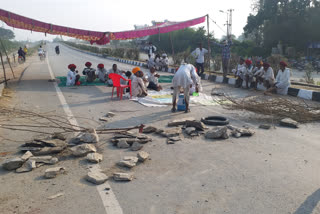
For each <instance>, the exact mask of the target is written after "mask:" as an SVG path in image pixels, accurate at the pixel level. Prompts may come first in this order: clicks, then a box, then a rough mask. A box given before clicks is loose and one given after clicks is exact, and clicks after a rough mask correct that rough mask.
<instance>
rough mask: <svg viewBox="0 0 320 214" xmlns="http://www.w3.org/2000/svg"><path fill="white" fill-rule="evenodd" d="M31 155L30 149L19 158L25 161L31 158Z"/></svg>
mask: <svg viewBox="0 0 320 214" xmlns="http://www.w3.org/2000/svg"><path fill="white" fill-rule="evenodd" d="M32 156H33V154H32V153H31V152H30V151H27V152H26V153H24V155H22V156H21V159H22V160H23V161H27V160H28V159H29V158H31V157H32Z"/></svg>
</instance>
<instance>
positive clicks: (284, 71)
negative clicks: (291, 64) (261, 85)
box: [265, 61, 291, 95]
mask: <svg viewBox="0 0 320 214" xmlns="http://www.w3.org/2000/svg"><path fill="white" fill-rule="evenodd" d="M279 64H280V70H279V71H278V74H277V77H276V82H275V84H274V85H273V86H272V87H271V88H270V89H269V90H267V91H266V92H265V94H269V93H270V92H277V93H278V94H283V95H285V94H287V93H288V88H289V87H290V76H291V72H290V69H289V68H287V66H288V65H287V63H286V62H284V61H281V62H280V63H279Z"/></svg>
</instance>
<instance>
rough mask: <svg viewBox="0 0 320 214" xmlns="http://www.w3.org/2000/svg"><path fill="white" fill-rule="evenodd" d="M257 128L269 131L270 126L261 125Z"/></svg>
mask: <svg viewBox="0 0 320 214" xmlns="http://www.w3.org/2000/svg"><path fill="white" fill-rule="evenodd" d="M259 128H260V129H271V125H269V124H261V125H260V126H259Z"/></svg>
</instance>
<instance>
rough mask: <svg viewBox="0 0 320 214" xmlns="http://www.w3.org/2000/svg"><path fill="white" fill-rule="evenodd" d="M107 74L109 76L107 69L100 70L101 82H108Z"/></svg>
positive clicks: (98, 74) (98, 72) (98, 71)
mask: <svg viewBox="0 0 320 214" xmlns="http://www.w3.org/2000/svg"><path fill="white" fill-rule="evenodd" d="M106 74H107V70H106V69H104V68H103V69H100V68H98V70H97V76H98V78H99V80H100V81H102V82H104V81H106Z"/></svg>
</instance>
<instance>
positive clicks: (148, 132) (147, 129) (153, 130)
mask: <svg viewBox="0 0 320 214" xmlns="http://www.w3.org/2000/svg"><path fill="white" fill-rule="evenodd" d="M156 131H157V128H156V127H153V126H148V127H146V128H143V131H142V133H145V134H150V133H154V132H156Z"/></svg>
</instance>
